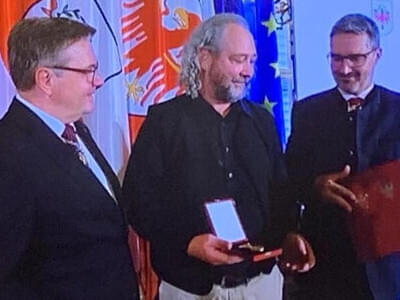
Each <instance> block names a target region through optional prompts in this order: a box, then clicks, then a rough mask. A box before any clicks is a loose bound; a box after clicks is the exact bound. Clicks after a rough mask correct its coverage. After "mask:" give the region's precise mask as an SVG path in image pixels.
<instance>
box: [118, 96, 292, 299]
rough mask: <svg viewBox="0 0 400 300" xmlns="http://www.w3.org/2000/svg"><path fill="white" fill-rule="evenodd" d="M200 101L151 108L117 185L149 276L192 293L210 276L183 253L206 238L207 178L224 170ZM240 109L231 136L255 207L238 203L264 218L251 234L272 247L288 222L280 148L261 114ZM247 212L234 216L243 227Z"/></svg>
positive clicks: (250, 106) (201, 290)
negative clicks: (147, 247)
mask: <svg viewBox="0 0 400 300" xmlns="http://www.w3.org/2000/svg"><path fill="white" fill-rule="evenodd" d="M203 101H204V100H203V99H190V98H189V97H188V96H185V95H183V96H179V97H177V98H176V99H173V100H170V101H168V102H165V103H162V104H159V105H155V106H152V107H151V108H150V110H149V113H148V116H147V118H146V121H145V122H144V124H143V126H142V129H141V131H140V133H139V136H138V138H137V140H136V142H135V145H134V148H133V152H132V155H131V160H130V162H129V164H128V169H127V173H126V177H125V181H124V185H123V191H124V194H125V195H124V196H125V197H124V199H126V201H127V208H128V215H129V218H130V221H131V222H132V223H133V226H134V228H135V230H137V231H138V233H139V234H140V235H142V236H143V237H144V238H146V239H148V240H149V241H150V243H151V251H152V264H153V267H154V268H155V270H156V272H157V273H158V275H159V276H160V277H161V278H162V279H163V280H165V281H167V282H169V283H171V284H173V285H175V286H178V287H179V288H181V289H184V290H187V291H189V292H192V293H195V294H206V293H208V292H209V290H210V289H211V287H212V283H213V280H214V279H215V278H214V276H216V275H217V274H216V273H217V270H216V268H214V267H212V266H211V265H209V264H206V263H203V262H201V261H200V260H198V259H195V258H192V257H189V256H188V255H187V254H186V248H187V246H188V244H189V242H190V240H191V239H192V238H193V237H194V236H196V235H198V234H203V233H210V232H211V228H210V226H209V224H208V222H207V219H206V216H205V211H204V206H203V205H204V202H205V201H208V200H211V199H213V197H215V196H216V195H215V194H213V193H215V192H216V191H218V190H220V189H221V187H220V186H218V184H219V181H216V180H213V178H214V176H217V174H220V173H221V171H222V170H223V169H222V168H221V164H219V163H218V161H219V160H218V157H219V155H218V153H219V152H218V151H219V150H220V149H219V148H218V144H217V143H218V141H216V140H214V135H210V134H211V133H210V132H211V131H212V130H214V128H210V124H209V123H207V119H206V118H205V115H204V113H201V111H203V110H202V109H201V108H199V106H201V105H203V106H204V105H208V104H205V101H204V103H202V102H203ZM240 105H241V107H242V110H243V113H242V114H241V115H242V116H243V117H241V118H240V120H239V122H243V123H241V124H240V126H239V125H238V128H239V129H238V130H237V131H235V133H234V137H233V143H234V145H233V146H234V147H233V148H234V149H236V151H238V152H239V153H237V156H238V157H240V161H241V162H242V165H243V166H244V168H245V169H246V170H245V172H246V173H247V174H248V176H249V179H250V182H251V184H253V185H254V187H255V190H256V193H257V194H258V197H257V198H259V202H258V203H257V204H254V203H253V202H251V203H249V202H247V203H246V202H245V200H246V199H244V203H246V205H247V206H248V207H252V208H251V209H253V211H254V209H255V210H257V211H263V213H264V224H265V228H263V230H262V232H258V235H259V236H260V237H261V238H262V240H263V243H264V244H266V245H267V246H269V247H277V246H278V245H279V244H280V241H281V239H282V237H283V236H284V234H285V232H286V230H287V227H286V221H287V220H288V218H287V214H288V210H287V207H286V206H285V202H284V197H283V196H282V194H280V193H279V192H278V191H279V190H280V189H279V186H280V185H281V184H282V183H283V182H284V181H285V180H286V170H285V167H284V163H283V159H282V154H281V151H280V145H279V141H278V138H277V135H276V132H275V127H274V122H273V119H272V117H271V116H270V114H269V113H268V112H267V111H266V110H265V109H262V108H260V107H257V106H256V105H255V104H254V103H251V102H249V101H245V100H243V101H241V102H240ZM211 109H212V108H211ZM207 116H208V115H207ZM238 136H240V139H239V138H238ZM238 159H239V158H238ZM218 176H219V175H218ZM218 178H219V177H218ZM251 209H249V210H248V211H247V214H246V210H245V211H244V212H243V214H242V215H241V217H242V219H243V220H246V222H247V223H249V222H251V221H249V220H251V218H252V216H251V214H250V215H249V211H251ZM240 213H241V211H240V210H239V214H240ZM282 214H286V215H285V216H284V217H282ZM245 230H246V228H245ZM272 265H273V264H272ZM272 265H270V266H269V268H267V267H265V268H264V270H265V271H267V272H268V270H270V268H271V267H272Z"/></svg>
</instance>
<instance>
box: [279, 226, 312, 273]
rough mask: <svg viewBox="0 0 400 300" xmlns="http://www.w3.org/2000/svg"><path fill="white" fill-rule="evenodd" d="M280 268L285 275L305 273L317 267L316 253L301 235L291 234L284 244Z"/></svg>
mask: <svg viewBox="0 0 400 300" xmlns="http://www.w3.org/2000/svg"><path fill="white" fill-rule="evenodd" d="M282 249H283V253H282V257H281V259H280V261H279V267H280V269H281V271H282V272H283V273H286V274H288V273H289V274H290V273H292V274H293V273H304V272H307V271H309V270H311V268H313V267H314V265H315V256H314V251H313V250H312V248H311V246H310V244H309V243H308V242H307V240H306V239H305V238H303V237H302V236H301V235H300V234H296V233H289V234H288V235H287V236H286V238H285V240H284V242H283V246H282Z"/></svg>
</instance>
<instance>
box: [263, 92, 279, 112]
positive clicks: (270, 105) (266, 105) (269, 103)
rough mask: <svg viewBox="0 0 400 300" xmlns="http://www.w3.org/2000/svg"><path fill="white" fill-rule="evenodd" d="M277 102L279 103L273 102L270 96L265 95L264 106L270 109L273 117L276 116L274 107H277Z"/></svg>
mask: <svg viewBox="0 0 400 300" xmlns="http://www.w3.org/2000/svg"><path fill="white" fill-rule="evenodd" d="M276 104H277V103H276V102H271V101H269V99H268V97H267V96H265V99H264V108H265V109H266V110H268V111H269V113H270V114H271V115H272V116H273V117H275V114H274V107H275V105H276Z"/></svg>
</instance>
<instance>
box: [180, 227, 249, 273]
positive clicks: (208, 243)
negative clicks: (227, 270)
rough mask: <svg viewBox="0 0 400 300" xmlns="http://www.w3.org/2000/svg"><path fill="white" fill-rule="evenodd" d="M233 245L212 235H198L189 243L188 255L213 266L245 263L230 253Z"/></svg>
mask: <svg viewBox="0 0 400 300" xmlns="http://www.w3.org/2000/svg"><path fill="white" fill-rule="evenodd" d="M231 249H232V244H231V243H229V242H227V241H224V240H221V239H219V238H217V237H216V236H215V235H212V234H200V235H196V236H195V237H194V238H193V239H192V240H191V241H190V243H189V246H188V248H187V253H188V255H190V256H193V257H196V258H198V259H201V260H202V261H205V262H207V263H209V264H212V265H225V264H234V263H238V262H241V261H243V258H242V257H240V256H236V255H232V254H230V253H229V251H230V250H231Z"/></svg>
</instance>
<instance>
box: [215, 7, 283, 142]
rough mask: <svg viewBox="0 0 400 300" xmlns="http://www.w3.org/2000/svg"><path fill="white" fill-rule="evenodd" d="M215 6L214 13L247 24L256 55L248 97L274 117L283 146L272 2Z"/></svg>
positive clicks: (279, 81)
mask: <svg viewBox="0 0 400 300" xmlns="http://www.w3.org/2000/svg"><path fill="white" fill-rule="evenodd" d="M214 4H215V10H216V12H217V13H221V12H232V13H236V14H240V15H242V16H243V17H244V18H245V19H246V20H247V22H248V23H249V26H250V30H251V32H252V34H253V36H254V39H255V42H256V47H257V54H258V59H257V64H256V72H255V76H254V79H253V80H252V82H251V88H250V95H249V98H250V100H252V101H254V102H258V103H260V104H262V105H264V107H265V108H266V109H268V110H269V111H270V112H271V114H272V115H273V116H274V117H275V124H276V127H277V129H278V133H279V137H280V139H281V141H282V143H284V142H285V140H286V137H285V128H284V119H283V104H282V88H281V78H280V73H279V65H278V46H277V34H276V23H275V19H274V15H273V0H262V1H261V0H258V1H246V0H214Z"/></svg>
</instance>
